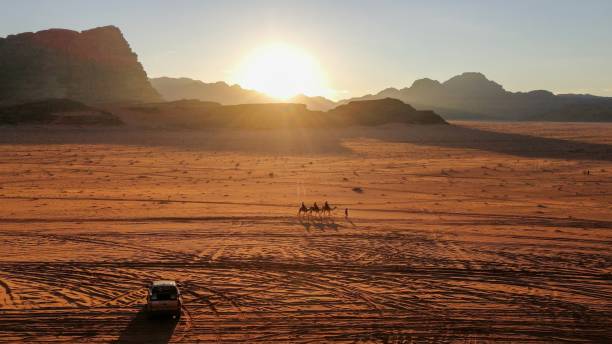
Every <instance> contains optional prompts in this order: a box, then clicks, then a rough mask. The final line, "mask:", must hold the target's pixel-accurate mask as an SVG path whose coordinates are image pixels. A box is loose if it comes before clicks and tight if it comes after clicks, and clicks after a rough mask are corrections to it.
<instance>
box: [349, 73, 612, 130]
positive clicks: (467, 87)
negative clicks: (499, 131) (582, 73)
mask: <svg viewBox="0 0 612 344" xmlns="http://www.w3.org/2000/svg"><path fill="white" fill-rule="evenodd" d="M381 98H395V99H399V100H402V101H404V102H406V103H410V104H412V105H413V106H415V107H416V108H421V109H423V108H426V109H432V110H434V111H436V112H437V113H439V114H441V115H442V116H443V117H445V118H447V119H488V120H542V121H612V98H608V97H596V96H591V95H554V94H553V93H551V92H549V91H543V90H537V91H531V92H509V91H506V90H505V89H504V88H503V87H502V86H501V85H499V84H497V83H496V82H494V81H491V80H488V79H487V78H486V77H485V76H484V75H483V74H481V73H463V74H461V75H458V76H455V77H452V78H451V79H449V80H447V81H445V82H443V83H441V82H439V81H436V80H431V79H427V78H426V79H420V80H416V81H415V82H414V83H413V84H412V86H411V87H406V88H402V89H396V88H388V89H385V90H383V91H381V92H379V93H377V94H374V95H366V96H363V97H359V98H353V99H349V100H344V101H341V102H340V103H345V102H349V101H352V100H366V99H381Z"/></svg>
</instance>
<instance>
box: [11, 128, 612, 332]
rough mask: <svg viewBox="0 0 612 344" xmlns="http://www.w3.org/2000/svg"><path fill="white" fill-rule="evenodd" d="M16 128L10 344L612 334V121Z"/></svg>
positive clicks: (12, 174)
mask: <svg viewBox="0 0 612 344" xmlns="http://www.w3.org/2000/svg"><path fill="white" fill-rule="evenodd" d="M0 132H1V135H0V151H1V152H2V154H0V156H1V162H0V197H1V198H2V206H1V207H0V240H1V241H2V247H3V254H2V256H1V258H0V267H1V268H0V304H1V307H0V316H1V319H2V320H1V321H0V338H1V341H5V342H19V341H21V342H31V341H37V342H87V343H97V342H99V343H105V342H118V343H130V342H134V343H136V342H149V343H166V342H182V343H198V342H202V343H204V342H223V343H227V342H251V343H256V342H261V343H269V342H303V343H306V342H326V341H335V342H347V343H367V342H385V343H404V342H407V343H409V342H461V343H465V342H499V341H505V342H522V343H528V342H542V341H545V342H546V341H559V342H561V341H572V342H605V341H606V340H607V339H606V338H609V335H610V333H609V329H610V325H611V324H610V319H611V317H610V315H611V313H612V308H611V306H610V302H609V298H610V294H611V292H612V285H611V284H610V277H611V274H612V270H611V268H610V262H611V258H612V257H611V255H610V250H609V248H610V243H611V241H612V212H611V211H610V210H611V208H610V207H611V205H610V200H611V197H612V196H611V195H610V192H611V188H610V183H611V182H612V175H611V171H612V163H611V161H612V139H611V138H612V126H610V125H609V124H586V123H582V124H576V123H571V124H570V123H556V124H551V123H499V122H496V123H489V122H453V123H451V125H434V126H428V127H426V128H424V126H418V125H401V126H397V125H387V126H380V127H349V128H344V129H340V130H327V131H325V130H323V129H300V130H296V131H295V132H287V131H286V130H284V129H256V130H244V129H223V130H211V131H206V130H195V131H194V130H171V131H169V130H163V131H161V130H155V129H133V128H132V129H131V128H114V127H111V128H106V129H101V128H76V129H75V128H70V127H66V128H61V127H60V128H55V129H54V130H49V129H48V128H45V127H37V126H31V127H20V128H14V127H4V128H2V129H0ZM474 133H479V134H480V135H479V136H478V138H477V139H475V135H474ZM355 188H359V192H356V191H354V189H355ZM302 201H304V202H306V203H307V204H308V205H310V204H312V203H313V202H315V201H316V202H318V203H319V204H320V205H321V204H323V202H324V201H328V202H329V203H330V204H331V205H332V206H336V207H338V209H336V210H335V211H334V213H333V216H331V217H325V218H318V217H316V216H312V217H298V216H297V210H298V207H299V205H300V202H302ZM345 208H348V211H349V214H348V217H345V215H344V209H345ZM153 279H175V280H177V281H178V282H179V283H180V284H181V287H182V292H183V298H184V310H183V312H184V314H183V317H182V318H181V319H180V320H179V321H172V320H170V321H166V320H153V322H151V320H148V319H147V318H146V317H145V315H144V313H143V310H142V306H143V302H144V298H145V294H144V292H145V288H144V286H145V283H146V282H147V281H149V280H153Z"/></svg>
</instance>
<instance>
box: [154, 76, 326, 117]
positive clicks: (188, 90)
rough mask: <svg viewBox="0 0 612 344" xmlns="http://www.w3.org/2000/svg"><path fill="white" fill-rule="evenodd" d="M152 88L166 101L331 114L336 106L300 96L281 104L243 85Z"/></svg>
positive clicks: (182, 81)
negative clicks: (302, 108)
mask: <svg viewBox="0 0 612 344" xmlns="http://www.w3.org/2000/svg"><path fill="white" fill-rule="evenodd" d="M150 80H151V84H152V85H153V87H154V88H155V89H156V90H157V92H159V94H161V96H162V97H163V98H164V99H165V100H166V101H176V100H183V99H197V100H201V101H209V102H217V103H220V104H223V105H238V104H257V103H284V102H286V103H297V104H304V105H306V107H308V108H309V109H310V110H314V111H327V110H329V109H331V108H333V107H334V106H336V103H335V102H334V101H332V100H329V99H327V98H324V97H309V96H306V95H303V94H301V95H297V96H295V97H293V98H291V99H288V100H286V101H279V100H278V99H275V98H272V97H270V96H268V95H266V94H264V93H261V92H257V91H254V90H249V89H244V88H242V87H240V86H239V85H228V84H227V83H225V82H223V81H219V82H214V83H205V82H203V81H200V80H195V79H190V78H169V77H160V78H151V79H150Z"/></svg>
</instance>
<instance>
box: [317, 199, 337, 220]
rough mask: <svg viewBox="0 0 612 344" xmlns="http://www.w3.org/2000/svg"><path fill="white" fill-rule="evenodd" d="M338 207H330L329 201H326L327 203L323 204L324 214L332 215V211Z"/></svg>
mask: <svg viewBox="0 0 612 344" xmlns="http://www.w3.org/2000/svg"><path fill="white" fill-rule="evenodd" d="M336 208H338V207H333V208H332V207H330V206H329V203H327V201H325V204H324V205H323V208H321V212H322V213H323V215H325V214H327V216H331V215H332V211H334V210H335V209H336Z"/></svg>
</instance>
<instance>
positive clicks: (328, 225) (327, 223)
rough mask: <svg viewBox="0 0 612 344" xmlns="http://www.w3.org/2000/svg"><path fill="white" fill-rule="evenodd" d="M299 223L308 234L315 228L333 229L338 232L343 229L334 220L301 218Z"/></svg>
mask: <svg viewBox="0 0 612 344" xmlns="http://www.w3.org/2000/svg"><path fill="white" fill-rule="evenodd" d="M298 221H299V222H300V224H301V225H302V226H304V229H305V230H306V231H307V232H310V230H311V229H313V228H315V229H318V230H326V229H331V230H334V231H337V230H338V228H340V227H342V226H340V225H339V224H337V223H336V222H335V221H334V220H333V219H319V218H310V219H308V218H299V219H298Z"/></svg>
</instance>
